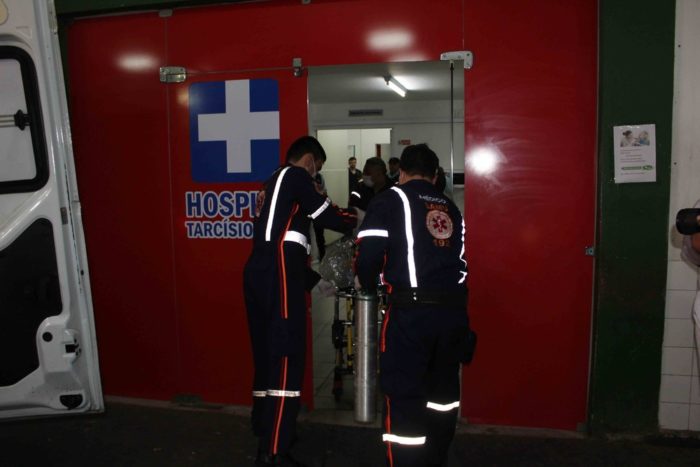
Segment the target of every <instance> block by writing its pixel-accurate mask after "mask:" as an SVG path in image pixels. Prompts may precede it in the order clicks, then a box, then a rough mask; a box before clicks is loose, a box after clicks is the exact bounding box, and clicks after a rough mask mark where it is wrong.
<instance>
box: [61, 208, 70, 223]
mask: <svg viewBox="0 0 700 467" xmlns="http://www.w3.org/2000/svg"><path fill="white" fill-rule="evenodd" d="M61 222H62V223H63V225H67V224H68V209H66V208H61Z"/></svg>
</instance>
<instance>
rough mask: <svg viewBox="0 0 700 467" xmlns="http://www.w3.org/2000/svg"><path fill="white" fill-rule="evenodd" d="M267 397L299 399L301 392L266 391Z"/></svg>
mask: <svg viewBox="0 0 700 467" xmlns="http://www.w3.org/2000/svg"><path fill="white" fill-rule="evenodd" d="M266 393H267V395H268V396H272V397H301V391H282V390H280V389H268V390H267V391H266Z"/></svg>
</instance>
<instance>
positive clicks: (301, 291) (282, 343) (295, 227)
mask: <svg viewBox="0 0 700 467" xmlns="http://www.w3.org/2000/svg"><path fill="white" fill-rule="evenodd" d="M324 158H325V151H324V150H323V147H322V146H321V144H320V143H319V142H318V141H317V140H316V139H315V138H312V137H310V136H305V137H302V138H299V139H297V140H296V141H295V142H293V143H292V144H291V146H290V147H289V149H288V150H287V156H286V165H285V166H283V167H280V168H279V169H278V170H277V171H275V173H274V174H272V177H271V178H270V179H269V180H268V181H267V182H266V183H265V190H264V191H265V195H264V196H261V198H262V201H261V206H260V213H259V216H258V217H257V218H256V219H255V222H254V231H253V249H252V252H251V254H250V257H249V258H248V261H247V263H246V265H245V268H244V271H243V285H244V295H245V303H246V308H247V316H248V329H249V332H250V339H251V344H252V348H253V363H254V369H255V371H254V376H253V410H252V417H251V422H252V428H253V433H254V434H255V435H256V436H257V437H258V439H259V444H258V455H257V459H256V461H255V465H256V466H258V467H265V466H272V465H274V466H299V465H302V464H299V463H298V462H297V461H296V460H294V459H293V458H292V457H291V456H290V454H289V450H290V448H291V446H292V442H293V439H294V436H295V428H296V418H297V413H298V411H299V400H300V399H299V398H300V397H301V386H302V378H303V373H304V363H305V350H306V344H305V342H306V292H307V291H308V290H309V289H310V288H311V287H312V286H313V285H314V283H315V282H318V279H319V277H318V275H314V274H310V269H309V267H308V254H309V240H308V235H309V228H310V223H311V221H314V222H315V223H317V224H318V225H319V226H322V227H325V228H328V229H331V230H335V231H338V232H341V233H345V234H349V233H350V232H351V231H352V229H353V228H354V227H355V225H356V223H357V218H356V217H355V216H354V215H353V214H351V213H349V212H347V211H344V210H341V209H339V208H337V207H336V206H335V205H333V204H332V203H331V201H330V200H329V199H328V198H327V197H326V196H324V195H322V194H321V193H319V192H318V191H317V189H316V187H315V186H314V180H313V176H314V175H315V174H316V167H317V166H316V161H317V160H319V159H324Z"/></svg>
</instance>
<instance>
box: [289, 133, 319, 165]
mask: <svg viewBox="0 0 700 467" xmlns="http://www.w3.org/2000/svg"><path fill="white" fill-rule="evenodd" d="M307 153H311V154H313V156H314V160H315V161H318V160H322V161H323V162H325V161H326V151H324V150H323V146H321V143H319V142H318V140H317V139H316V138H314V137H313V136H302V137H301V138H299V139H297V140H296V141H294V142H293V143H292V144H291V145H290V146H289V149H287V159H286V162H287V163H290V162H296V161H298V160H299V159H301V158H302V156H303V155H304V154H307Z"/></svg>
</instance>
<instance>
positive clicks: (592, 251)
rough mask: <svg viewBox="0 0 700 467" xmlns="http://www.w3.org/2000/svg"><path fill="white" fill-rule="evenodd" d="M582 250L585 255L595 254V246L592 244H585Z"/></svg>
mask: <svg viewBox="0 0 700 467" xmlns="http://www.w3.org/2000/svg"><path fill="white" fill-rule="evenodd" d="M584 251H585V253H586V256H595V247H594V246H587V247H586V249H585V250H584Z"/></svg>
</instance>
